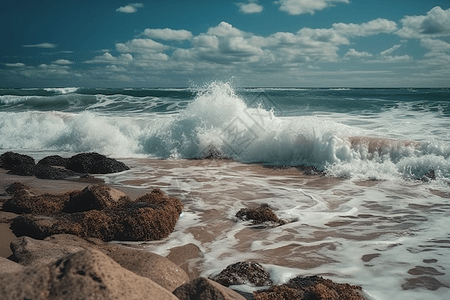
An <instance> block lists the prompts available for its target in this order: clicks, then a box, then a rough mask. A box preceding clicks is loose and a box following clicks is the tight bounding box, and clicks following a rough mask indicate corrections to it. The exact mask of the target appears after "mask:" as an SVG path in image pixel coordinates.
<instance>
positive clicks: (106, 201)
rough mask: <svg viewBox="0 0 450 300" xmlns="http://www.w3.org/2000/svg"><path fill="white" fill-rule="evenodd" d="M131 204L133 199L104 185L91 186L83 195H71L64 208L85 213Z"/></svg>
mask: <svg viewBox="0 0 450 300" xmlns="http://www.w3.org/2000/svg"><path fill="white" fill-rule="evenodd" d="M126 202H131V199H130V198H129V197H128V196H127V195H126V194H125V193H124V192H122V191H119V190H116V189H113V188H110V187H108V186H107V185H104V184H97V185H91V186H88V187H86V188H85V189H84V190H83V191H81V193H74V194H71V196H70V199H69V201H68V202H67V203H66V204H65V206H64V211H65V212H68V213H71V212H83V211H88V210H92V209H96V210H102V209H105V208H111V207H116V206H120V205H123V204H124V203H126Z"/></svg>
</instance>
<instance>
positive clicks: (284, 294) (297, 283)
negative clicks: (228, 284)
mask: <svg viewBox="0 0 450 300" xmlns="http://www.w3.org/2000/svg"><path fill="white" fill-rule="evenodd" d="M253 296H254V298H255V300H272V299H295V300H364V299H365V298H364V297H363V295H362V289H361V287H359V286H354V285H350V284H348V283H343V284H341V283H336V282H333V281H332V280H329V279H324V278H323V277H320V276H307V277H303V276H298V277H295V278H293V279H291V280H290V281H289V282H288V283H286V284H283V285H277V286H272V287H270V288H269V289H267V290H260V291H255V292H253Z"/></svg>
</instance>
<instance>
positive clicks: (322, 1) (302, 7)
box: [275, 0, 350, 15]
mask: <svg viewBox="0 0 450 300" xmlns="http://www.w3.org/2000/svg"><path fill="white" fill-rule="evenodd" d="M275 3H277V4H280V8H279V9H280V10H281V11H284V12H286V13H288V14H290V15H301V14H311V15H313V14H314V13H315V12H316V11H319V10H323V9H325V8H327V7H330V6H334V4H335V3H350V1H349V0H279V1H276V2H275Z"/></svg>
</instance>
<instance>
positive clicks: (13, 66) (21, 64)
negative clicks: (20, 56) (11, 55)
mask: <svg viewBox="0 0 450 300" xmlns="http://www.w3.org/2000/svg"><path fill="white" fill-rule="evenodd" d="M5 66H7V67H11V68H22V67H25V64H24V63H13V64H9V63H6V64H5Z"/></svg>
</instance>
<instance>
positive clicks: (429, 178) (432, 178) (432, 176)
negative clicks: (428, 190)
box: [420, 170, 436, 182]
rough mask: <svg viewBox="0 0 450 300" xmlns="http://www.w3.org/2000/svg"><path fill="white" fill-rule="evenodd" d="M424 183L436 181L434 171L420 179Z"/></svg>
mask: <svg viewBox="0 0 450 300" xmlns="http://www.w3.org/2000/svg"><path fill="white" fill-rule="evenodd" d="M420 180H422V181H423V182H429V181H430V180H436V174H435V172H434V170H430V171H429V172H428V173H426V174H424V175H423V176H422V178H420Z"/></svg>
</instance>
